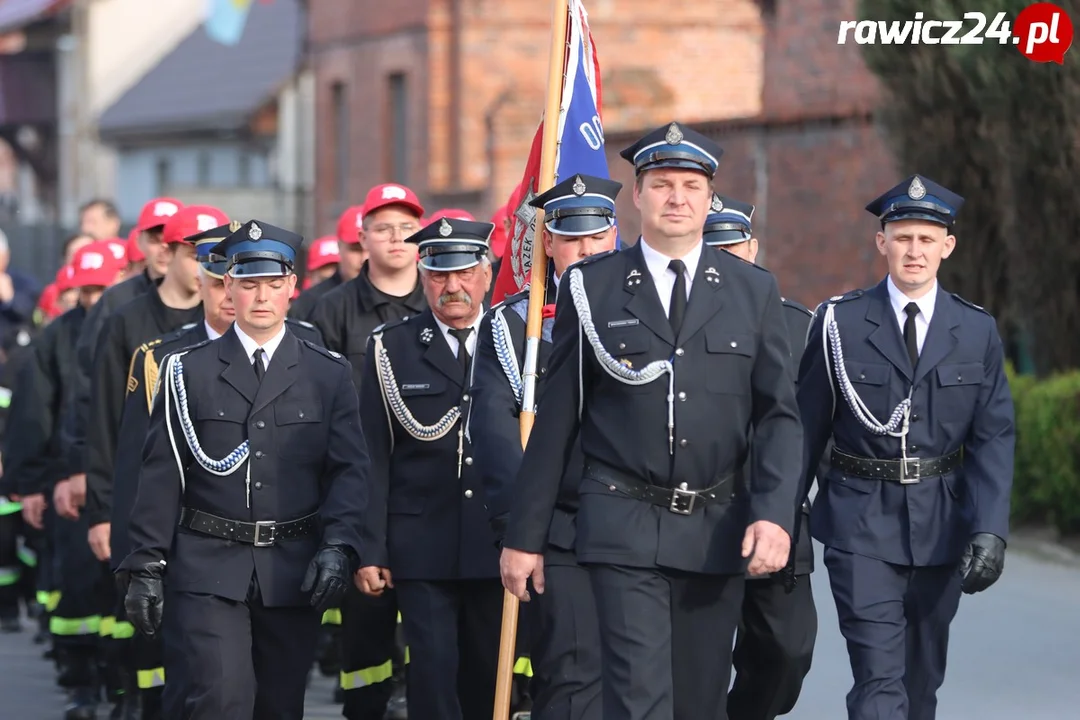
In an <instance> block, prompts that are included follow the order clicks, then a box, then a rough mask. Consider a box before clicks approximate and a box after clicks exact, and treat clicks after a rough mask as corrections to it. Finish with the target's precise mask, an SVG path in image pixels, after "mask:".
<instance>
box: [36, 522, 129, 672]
mask: <svg viewBox="0 0 1080 720" xmlns="http://www.w3.org/2000/svg"><path fill="white" fill-rule="evenodd" d="M55 523H56V525H55V528H54V532H53V540H54V550H55V552H56V555H57V560H58V564H59V573H58V576H57V580H58V581H59V589H60V602H59V603H58V604H57V606H56V609H55V610H54V611H53V613H52V617H51V618H50V619H49V628H50V630H51V632H52V634H53V638H54V642H55V643H56V646H57V647H58V648H59V647H61V646H63V647H72V646H78V647H81V648H92V649H94V651H95V652H96V651H97V649H98V648H99V647H100V646H101V640H100V639H99V638H100V628H101V620H102V618H104V617H111V616H112V611H113V606H114V605H115V604H116V585H115V581H114V580H113V575H112V573H111V572H110V571H109V565H108V563H103V562H101V561H99V560H98V559H97V558H96V557H94V553H93V552H92V551H91V550H90V544H89V543H88V542H87V539H86V537H87V532H88V531H89V525H88V523H87V521H86V516H85V514H84V515H82V516H81V517H80V518H79V519H78V520H65V519H64V518H61V517H56V519H55Z"/></svg>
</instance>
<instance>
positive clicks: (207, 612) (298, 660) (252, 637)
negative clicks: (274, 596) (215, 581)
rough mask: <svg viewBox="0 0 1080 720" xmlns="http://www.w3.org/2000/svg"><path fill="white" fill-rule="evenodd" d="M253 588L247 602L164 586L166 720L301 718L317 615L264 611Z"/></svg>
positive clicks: (307, 610)
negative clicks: (180, 590)
mask: <svg viewBox="0 0 1080 720" xmlns="http://www.w3.org/2000/svg"><path fill="white" fill-rule="evenodd" d="M252 585H253V588H252V591H251V592H250V593H249V595H248V599H247V601H246V602H234V601H232V600H225V599H224V598H220V597H216V596H214V595H199V594H194V593H185V592H170V591H168V589H166V593H165V616H164V618H163V619H162V631H163V634H164V640H165V643H164V645H165V674H166V676H167V677H168V682H166V683H165V691H164V698H163V704H164V713H163V717H164V718H165V719H166V720H225V718H229V720H232V719H233V718H235V720H249V718H250V719H251V720H302V719H303V717H304V693H305V691H306V684H307V674H308V671H309V670H310V669H311V666H312V664H313V663H314V662H315V642H316V638H317V633H318V630H319V615H318V613H317V612H315V610H314V609H313V608H311V607H284V608H268V607H265V606H264V605H263V604H262V598H261V596H260V593H259V591H258V586H257V584H256V583H255V582H254V580H253V581H252Z"/></svg>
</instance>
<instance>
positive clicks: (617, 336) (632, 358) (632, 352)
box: [586, 325, 659, 393]
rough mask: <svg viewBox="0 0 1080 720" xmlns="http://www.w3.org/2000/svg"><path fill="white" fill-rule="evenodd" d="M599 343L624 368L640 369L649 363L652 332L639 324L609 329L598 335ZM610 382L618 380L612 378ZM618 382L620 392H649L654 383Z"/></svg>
mask: <svg viewBox="0 0 1080 720" xmlns="http://www.w3.org/2000/svg"><path fill="white" fill-rule="evenodd" d="M587 342H588V341H586V343H587ZM600 343H601V344H602V345H603V346H604V349H605V350H607V352H608V354H609V355H611V357H613V358H615V361H616V362H618V363H619V364H620V365H622V366H623V367H625V368H629V369H630V370H638V371H640V370H642V369H643V368H644V367H645V366H646V365H648V364H649V350H650V349H652V333H651V332H650V331H649V330H647V329H646V328H644V327H641V326H640V325H638V326H633V327H624V328H615V329H609V330H608V331H607V332H606V333H604V334H602V335H600ZM586 352H589V351H588V348H586ZM612 382H618V381H617V380H612ZM657 382H659V381H657ZM618 384H619V389H620V392H629V393H645V392H649V390H650V389H651V388H652V386H653V385H654V384H655V383H646V384H644V385H626V384H624V383H618Z"/></svg>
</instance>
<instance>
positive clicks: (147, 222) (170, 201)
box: [135, 197, 184, 232]
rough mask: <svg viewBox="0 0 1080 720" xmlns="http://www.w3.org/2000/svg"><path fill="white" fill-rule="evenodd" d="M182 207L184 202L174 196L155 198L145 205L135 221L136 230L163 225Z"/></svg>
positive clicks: (142, 230) (141, 230)
mask: <svg viewBox="0 0 1080 720" xmlns="http://www.w3.org/2000/svg"><path fill="white" fill-rule="evenodd" d="M182 207H184V203H182V202H180V201H179V200H176V199H174V198H167V197H160V198H154V199H153V200H151V201H150V202H148V203H146V204H145V205H143V209H142V212H140V213H139V221H138V222H137V223H135V230H136V231H138V232H144V231H146V230H150V229H151V228H156V227H161V226H162V225H164V224H165V221H166V220H168V219H169V218H171V217H172V216H173V215H175V214H176V213H177V212H178V211H179V210H180V208H182Z"/></svg>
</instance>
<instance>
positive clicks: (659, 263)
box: [638, 238, 704, 315]
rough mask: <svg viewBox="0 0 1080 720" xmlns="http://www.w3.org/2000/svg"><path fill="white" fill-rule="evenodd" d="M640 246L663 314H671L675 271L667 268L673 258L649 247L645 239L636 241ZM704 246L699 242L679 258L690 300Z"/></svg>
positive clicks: (687, 295)
mask: <svg viewBox="0 0 1080 720" xmlns="http://www.w3.org/2000/svg"><path fill="white" fill-rule="evenodd" d="M638 243H639V244H640V245H641V254H642V255H643V256H644V257H645V267H647V268H648V269H649V274H650V275H652V279H653V284H654V285H656V292H657V294H658V295H659V296H660V304H661V305H663V306H664V314H665V315H668V314H670V312H671V307H670V306H671V291H672V289H674V287H675V271H674V270H672V269H671V268H669V267H668V265H669V264H670V263H671V261H672V260H673V259H674V258H669V257H668V256H667V255H663V254H661V253H660V252H657V251H656V250H654V249H653V248H651V247H649V244H648V243H647V242H645V238H641V239H640V240H638ZM703 246H704V243H702V242H701V241H700V240H699V241H698V244H697V245H695V246H694V247H693V248H692V249H691V250H690V252H688V253H686V255H684V256H683V257H681V258H678V259H680V260H682V261H683V263H684V264H685V265H686V298H687V299H688V300H689V299H690V286H691V285H693V284H694V275H696V274H697V266H698V261H699V260H701V248H702V247H703Z"/></svg>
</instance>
